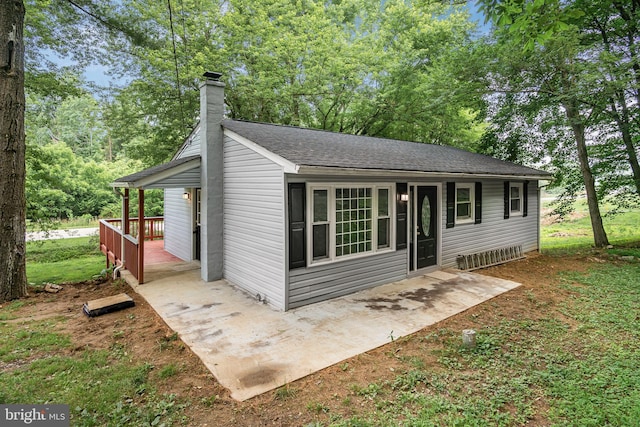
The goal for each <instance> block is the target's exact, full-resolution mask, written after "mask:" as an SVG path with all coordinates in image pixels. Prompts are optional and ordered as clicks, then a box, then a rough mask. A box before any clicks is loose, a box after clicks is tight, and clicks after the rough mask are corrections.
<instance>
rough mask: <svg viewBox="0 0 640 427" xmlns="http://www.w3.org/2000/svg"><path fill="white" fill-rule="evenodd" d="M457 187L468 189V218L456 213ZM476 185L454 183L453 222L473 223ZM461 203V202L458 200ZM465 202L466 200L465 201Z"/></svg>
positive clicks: (471, 183) (474, 218) (474, 219)
mask: <svg viewBox="0 0 640 427" xmlns="http://www.w3.org/2000/svg"><path fill="white" fill-rule="evenodd" d="M459 189H468V190H469V202H468V203H469V217H468V218H460V217H459V215H458V190H459ZM475 191H476V187H475V183H473V182H468V183H456V200H455V207H456V212H455V223H456V225H457V224H473V223H475V221H476V209H475V207H476V193H475ZM460 203H462V202H460ZM465 203H467V202H465Z"/></svg>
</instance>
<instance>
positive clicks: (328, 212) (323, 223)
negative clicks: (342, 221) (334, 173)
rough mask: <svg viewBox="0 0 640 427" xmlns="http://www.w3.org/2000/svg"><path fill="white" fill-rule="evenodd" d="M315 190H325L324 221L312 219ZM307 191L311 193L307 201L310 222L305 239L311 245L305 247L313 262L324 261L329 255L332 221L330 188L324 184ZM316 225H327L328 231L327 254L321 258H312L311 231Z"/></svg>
mask: <svg viewBox="0 0 640 427" xmlns="http://www.w3.org/2000/svg"><path fill="white" fill-rule="evenodd" d="M316 191H326V192H327V219H326V220H325V221H315V219H314V211H315V203H314V197H313V196H314V193H315V192H316ZM309 193H310V194H311V197H310V199H311V200H310V202H309V206H311V209H310V220H309V224H311V226H310V227H309V236H308V238H307V241H308V242H310V243H311V246H310V247H308V248H307V253H308V254H309V256H310V258H311V261H313V262H322V261H326V260H327V259H328V258H330V257H331V228H332V227H331V224H332V223H333V222H334V220H332V215H331V188H330V187H326V186H322V187H313V188H311V191H309ZM333 218H335V214H334V215H333ZM316 225H327V226H328V231H327V233H328V234H329V239H328V242H327V244H328V246H329V247H328V248H327V256H326V257H322V258H318V259H314V258H313V231H314V227H315V226H316Z"/></svg>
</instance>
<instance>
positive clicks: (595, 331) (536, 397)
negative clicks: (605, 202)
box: [0, 212, 640, 427]
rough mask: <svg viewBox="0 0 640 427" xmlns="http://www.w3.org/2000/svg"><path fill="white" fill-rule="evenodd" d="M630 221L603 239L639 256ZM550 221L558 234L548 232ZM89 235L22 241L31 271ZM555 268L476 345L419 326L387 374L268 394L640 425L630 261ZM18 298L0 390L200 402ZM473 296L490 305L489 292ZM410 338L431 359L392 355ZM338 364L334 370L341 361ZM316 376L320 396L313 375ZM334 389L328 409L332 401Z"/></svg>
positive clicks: (65, 273) (85, 413) (326, 414)
mask: <svg viewBox="0 0 640 427" xmlns="http://www.w3.org/2000/svg"><path fill="white" fill-rule="evenodd" d="M637 224H640V213H639V212H627V213H624V214H621V215H618V216H615V217H612V218H610V219H605V227H607V232H608V233H609V236H610V239H611V241H612V243H613V244H614V245H616V248H614V249H611V250H609V251H608V252H609V253H611V254H615V255H634V256H639V255H640V235H639V233H640V231H639V230H638V227H637ZM588 230H589V221H588V218H581V219H578V220H575V221H565V222H563V223H561V224H559V225H554V226H552V227H548V228H545V229H544V230H543V248H545V249H547V250H548V251H549V252H552V253H553V255H552V256H551V257H550V258H553V259H556V257H560V259H564V258H562V256H563V253H568V254H572V253H575V252H582V251H584V250H587V249H588V248H589V247H590V246H591V242H590V240H589V236H582V235H581V234H582V233H588ZM558 233H561V234H563V235H564V237H553V236H552V235H557V234H558ZM97 246H98V245H97V242H96V240H95V238H77V239H65V240H56V241H45V242H30V243H28V246H27V274H28V278H29V281H30V282H32V283H42V282H47V281H50V282H54V283H55V282H58V283H60V282H65V281H75V280H86V279H90V278H91V277H93V276H94V275H97V274H100V272H101V271H102V269H103V268H104V257H103V255H102V254H101V253H100V252H99V251H98V249H97ZM602 254H603V253H602V252H595V253H594V255H595V256H602ZM602 259H606V256H604V257H602ZM554 277H555V278H554V279H553V280H554V281H555V283H554V285H553V286H554V289H555V290H556V291H557V292H563V293H566V295H567V298H566V299H562V300H561V301H562V302H561V303H560V305H559V306H558V305H556V306H554V307H548V306H546V305H545V303H544V302H543V301H538V300H537V299H536V295H535V292H534V291H535V290H536V289H535V288H533V291H532V292H530V294H528V295H529V296H528V298H529V300H530V301H529V303H530V305H531V307H533V308H532V311H533V312H527V311H523V312H522V313H521V314H518V315H512V316H504V317H501V316H498V317H497V320H495V321H491V322H486V324H484V325H483V326H482V327H480V328H477V331H478V335H477V346H476V347H475V348H474V349H471V350H470V349H466V348H464V347H462V345H461V340H460V331H459V330H453V329H447V328H446V327H443V328H440V329H432V330H430V331H429V332H419V333H417V334H414V335H412V336H410V337H407V338H403V339H401V340H397V341H396V342H394V343H392V344H391V345H390V346H389V350H388V356H386V357H393V358H395V359H397V360H398V361H399V362H398V363H400V365H399V366H400V368H398V369H396V370H394V371H393V374H391V375H390V376H389V375H385V376H384V378H386V379H383V380H376V378H380V377H379V376H378V373H373V371H374V370H372V372H371V373H370V374H369V375H368V378H370V381H371V382H369V383H367V384H364V385H362V384H349V383H345V384H342V385H340V386H339V387H341V388H340V389H336V390H333V391H335V393H334V394H333V397H332V398H326V399H325V400H322V398H321V397H318V398H315V397H314V399H312V400H302V399H300V400H299V401H298V400H296V399H299V397H298V396H297V393H296V387H297V386H296V385H295V384H294V385H292V386H290V387H289V386H287V387H285V388H282V389H280V390H278V391H276V392H274V397H273V399H274V400H273V401H269V403H268V404H269V405H276V404H280V403H282V402H285V408H286V409H283V411H285V410H286V411H290V412H291V413H295V414H299V413H312V414H318V417H320V415H322V417H323V418H321V420H320V418H318V419H319V420H318V421H317V422H314V423H312V424H307V425H310V426H336V427H347V426H350V427H356V426H362V427H364V426H372V427H373V426H376V427H377V426H389V427H391V426H400V425H404V426H520V425H525V424H527V423H530V422H533V423H534V424H536V425H557V426H585V427H590V426H593V427H599V426H633V425H639V424H638V420H640V403H639V402H640V328H638V313H640V263H639V262H638V261H637V260H636V261H632V262H602V263H592V264H591V267H590V269H589V270H588V271H587V272H586V273H585V272H575V271H565V272H561V273H560V274H559V275H557V276H554ZM25 304H30V302H29V300H28V299H27V300H19V301H14V302H12V303H9V304H3V307H1V308H0V336H2V337H3V338H4V339H3V340H1V341H2V342H1V343H0V366H1V367H2V370H1V371H0V403H25V402H26V403H51V402H65V403H71V404H72V408H71V411H72V414H73V416H74V417H73V420H72V425H82V426H98V425H123V426H124V425H188V418H185V416H186V414H187V413H188V411H189V406H190V405H195V404H197V403H198V402H190V401H189V400H186V399H184V398H177V397H176V396H174V395H171V394H169V395H167V394H162V395H161V394H159V393H157V392H156V390H157V384H158V383H157V382H158V381H164V380H166V379H167V378H169V377H171V378H173V377H175V376H176V375H179V374H180V373H179V372H178V371H179V370H178V369H177V368H176V366H177V365H176V364H169V365H167V366H165V367H164V368H162V369H161V370H159V371H158V372H157V373H154V374H151V371H152V369H153V366H152V365H151V364H150V363H149V362H147V361H144V360H131V359H130V357H129V356H127V352H128V349H127V348H126V347H124V346H121V345H113V346H111V347H110V348H109V349H106V350H105V349H103V350H90V349H80V350H77V349H76V350H74V351H71V348H74V344H73V337H72V336H70V335H67V334H65V333H61V332H58V331H59V330H60V329H63V328H62V327H61V326H62V325H63V324H64V322H65V321H67V320H66V319H65V318H62V317H60V318H57V317H55V318H50V319H46V320H34V321H25V322H15V313H16V311H18V310H20V309H22V310H24V307H25ZM485 304H488V306H489V307H492V308H491V310H490V311H492V312H499V309H500V307H499V306H497V305H495V304H498V303H497V302H492V301H489V302H487V303H485ZM492 304H494V305H493V306H491V305H492ZM409 342H412V343H413V344H416V343H417V345H418V346H420V348H421V352H422V353H421V354H423V355H429V356H430V357H432V358H434V357H435V359H436V360H437V362H434V363H429V364H426V363H425V362H424V359H422V358H421V357H420V356H412V357H404V358H403V356H402V355H403V350H402V347H403V345H408V344H406V343H409ZM370 357H371V356H370ZM377 357H382V356H377ZM177 362H178V361H176V363H177ZM371 362H372V363H373V364H372V365H371V366H375V360H371ZM343 365H344V369H342V368H341V369H342V371H347V370H349V369H351V368H350V367H349V364H347V363H345V364H343ZM389 378H391V379H389ZM317 387H318V396H320V395H321V393H322V387H323V386H322V385H318V386H317ZM333 391H332V392H333ZM299 394H302V393H299ZM338 396H340V397H338ZM344 396H346V397H344ZM336 399H339V400H336ZM290 401H293V402H294V403H291V404H290V403H288V402H290ZM336 401H337V402H338V404H337V405H338V406H340V407H341V408H342V409H341V410H340V411H337V410H335V409H332V406H333V408H335V405H336V403H335V402H336ZM540 402H542V403H540ZM217 405H218V404H217V403H214V402H213V401H212V402H211V403H210V406H211V407H210V409H208V410H207V413H208V414H209V415H210V418H209V419H208V421H210V423H209V424H210V425H216V422H215V421H216V417H217V415H216V410H217V408H218V406H217ZM225 405H228V403H225ZM233 405H234V406H233V411H235V412H234V413H237V414H242V412H243V411H255V410H258V409H256V408H257V407H254V406H252V405H253V404H252V403H248V404H247V405H244V404H242V403H233ZM286 414H287V413H285V412H283V419H285V418H284V416H285V415H286ZM224 421H225V422H230V420H229V419H225V420H224ZM271 421H272V420H264V422H265V423H269V424H270V423H271ZM237 425H243V424H237Z"/></svg>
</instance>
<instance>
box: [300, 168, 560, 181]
mask: <svg viewBox="0 0 640 427" xmlns="http://www.w3.org/2000/svg"><path fill="white" fill-rule="evenodd" d="M296 173H297V174H298V175H318V176H320V175H324V176H359V177H383V178H386V177H390V178H391V177H393V178H398V177H406V178H413V179H419V178H444V179H454V178H455V179H479V178H487V179H496V178H497V179H519V180H549V179H551V177H552V175H551V174H541V175H533V174H496V173H470V172H423V171H410V170H386V169H358V168H340V167H326V166H299V167H298V169H297V172H296Z"/></svg>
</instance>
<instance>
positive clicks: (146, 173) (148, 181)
mask: <svg viewBox="0 0 640 427" xmlns="http://www.w3.org/2000/svg"><path fill="white" fill-rule="evenodd" d="M200 164H201V159H200V156H189V157H183V158H180V159H175V160H171V161H170V162H168V163H164V164H161V165H157V166H154V167H151V168H149V169H145V170H143V171H140V172H136V173H134V174H131V175H127V176H123V177H122V178H118V179H116V180H115V181H114V182H112V183H111V186H112V187H119V188H138V189H142V190H146V189H153V188H194V187H200V186H201V185H200Z"/></svg>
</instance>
